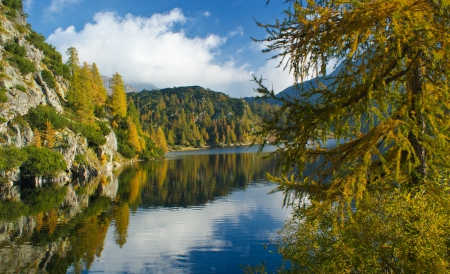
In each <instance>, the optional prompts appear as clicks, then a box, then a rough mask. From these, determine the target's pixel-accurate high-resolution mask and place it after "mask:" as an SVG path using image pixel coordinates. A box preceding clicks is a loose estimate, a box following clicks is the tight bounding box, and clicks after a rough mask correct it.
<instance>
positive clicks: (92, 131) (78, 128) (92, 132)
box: [68, 122, 106, 146]
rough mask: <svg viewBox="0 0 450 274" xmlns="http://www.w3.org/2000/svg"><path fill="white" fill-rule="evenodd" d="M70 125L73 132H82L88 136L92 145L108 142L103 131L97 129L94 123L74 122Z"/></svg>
mask: <svg viewBox="0 0 450 274" xmlns="http://www.w3.org/2000/svg"><path fill="white" fill-rule="evenodd" d="M68 126H69V128H70V129H71V130H72V131H73V132H75V133H81V134H82V135H83V136H84V137H86V139H87V140H88V142H89V145H90V146H92V145H94V146H101V145H104V144H105V143H106V139H105V137H103V134H102V132H100V131H97V128H96V127H95V126H94V125H87V124H82V123H75V122H72V123H70V124H69V125H68Z"/></svg>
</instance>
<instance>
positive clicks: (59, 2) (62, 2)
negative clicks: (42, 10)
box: [28, 0, 83, 13]
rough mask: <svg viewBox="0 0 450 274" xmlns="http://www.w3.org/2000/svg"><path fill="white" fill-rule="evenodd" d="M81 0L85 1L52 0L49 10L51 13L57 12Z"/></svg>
mask: <svg viewBox="0 0 450 274" xmlns="http://www.w3.org/2000/svg"><path fill="white" fill-rule="evenodd" d="M28 1H29V0H28ZM81 1H83V0H52V3H51V4H50V6H49V7H48V9H47V11H48V12H49V13H57V12H59V11H60V10H62V9H63V8H64V7H66V6H69V5H72V4H76V3H78V2H81Z"/></svg>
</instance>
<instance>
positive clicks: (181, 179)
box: [119, 153, 277, 209]
mask: <svg viewBox="0 0 450 274" xmlns="http://www.w3.org/2000/svg"><path fill="white" fill-rule="evenodd" d="M266 156H267V154H266ZM276 169H277V163H276V157H271V158H269V159H265V158H263V155H257V154H252V153H248V154H219V155H195V156H193V155H190V156H183V157H180V158H178V159H173V160H162V161H151V162H144V163H138V164H136V165H135V166H133V167H130V168H129V169H127V170H125V171H124V172H123V173H122V174H121V176H120V178H119V181H120V186H119V193H120V195H121V197H122V199H123V200H126V201H128V203H129V204H130V206H131V207H132V209H136V208H137V206H139V205H140V206H141V207H143V208H147V207H159V206H165V207H174V206H180V207H188V206H196V205H201V204H205V203H207V202H209V201H212V200H214V198H216V197H221V196H224V195H227V194H228V193H229V192H231V191H233V190H234V189H244V188H245V187H246V186H247V185H248V184H249V183H251V182H254V181H260V180H265V179H266V173H267V172H269V173H272V174H276Z"/></svg>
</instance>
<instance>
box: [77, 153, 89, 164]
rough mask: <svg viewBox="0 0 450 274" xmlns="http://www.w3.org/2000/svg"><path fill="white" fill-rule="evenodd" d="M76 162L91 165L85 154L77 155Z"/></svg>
mask: <svg viewBox="0 0 450 274" xmlns="http://www.w3.org/2000/svg"><path fill="white" fill-rule="evenodd" d="M75 162H77V163H78V164H83V165H87V164H89V162H88V160H87V159H86V155H84V154H77V155H75Z"/></svg>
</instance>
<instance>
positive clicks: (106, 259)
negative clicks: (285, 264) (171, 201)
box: [90, 185, 291, 273]
mask: <svg viewBox="0 0 450 274" xmlns="http://www.w3.org/2000/svg"><path fill="white" fill-rule="evenodd" d="M273 188H274V185H254V186H250V187H249V188H248V189H247V190H246V191H236V192H234V193H232V194H231V195H229V196H227V197H226V198H225V199H217V200H216V201H214V202H212V203H208V204H206V205H204V206H198V207H197V208H195V210H193V209H192V208H191V209H187V208H180V209H177V210H175V209H173V208H172V209H154V210H152V209H150V210H138V211H137V213H136V214H134V215H133V216H130V225H129V227H128V237H127V242H126V244H125V245H124V246H122V247H118V246H117V245H116V244H115V243H114V242H113V241H111V240H110V239H112V238H113V234H114V228H113V227H112V226H111V227H110V228H109V230H108V234H107V236H106V238H107V239H108V240H107V241H106V242H105V246H104V248H103V251H102V256H101V258H100V259H99V260H98V261H97V262H94V263H93V265H92V266H91V269H90V270H91V271H93V272H96V271H106V272H108V273H109V272H117V271H118V270H123V271H125V272H129V273H143V272H146V271H145V269H146V268H149V269H151V270H152V271H151V272H152V273H183V269H182V268H177V267H176V264H177V259H178V258H183V257H184V258H186V257H189V254H190V252H192V251H193V250H199V249H200V250H202V249H203V250H211V251H224V250H226V249H230V248H239V246H233V244H236V243H233V242H232V241H230V239H229V238H224V237H223V236H222V235H220V234H218V233H217V231H218V226H220V224H227V226H228V227H243V228H245V225H244V224H243V223H242V219H243V217H245V218H247V219H254V218H255V216H258V215H259V214H261V213H265V214H266V215H265V216H268V217H270V222H274V223H275V222H276V223H279V224H280V228H281V226H282V224H283V221H284V220H286V218H288V217H289V216H290V213H291V209H290V208H288V209H286V208H285V209H281V206H282V201H283V197H284V195H283V193H281V192H277V193H275V194H271V195H267V193H268V192H269V191H271V190H272V189H273ZM261 197H264V198H263V199H262V198H261ZM228 201H239V203H238V202H235V203H230V202H228ZM256 232H257V234H256V235H252V236H253V237H256V238H258V239H260V240H262V241H267V242H268V241H269V239H271V238H272V239H273V238H276V237H277V233H276V229H268V227H265V226H264V225H261V227H259V228H258V229H257V231H256ZM245 233H246V232H245V231H243V234H245ZM130 262H132V263H130ZM234 263H236V262H234ZM186 268H187V267H186V266H185V267H184V272H189V270H188V269H186Z"/></svg>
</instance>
